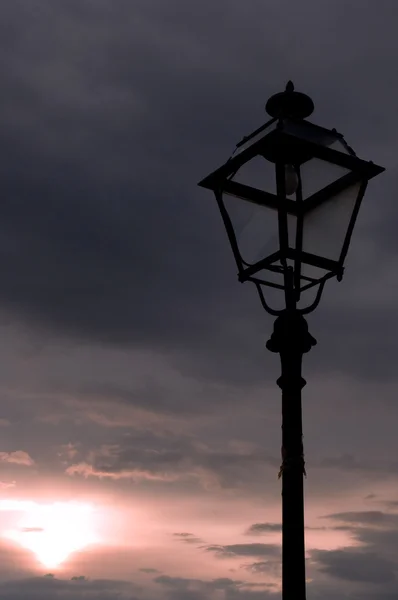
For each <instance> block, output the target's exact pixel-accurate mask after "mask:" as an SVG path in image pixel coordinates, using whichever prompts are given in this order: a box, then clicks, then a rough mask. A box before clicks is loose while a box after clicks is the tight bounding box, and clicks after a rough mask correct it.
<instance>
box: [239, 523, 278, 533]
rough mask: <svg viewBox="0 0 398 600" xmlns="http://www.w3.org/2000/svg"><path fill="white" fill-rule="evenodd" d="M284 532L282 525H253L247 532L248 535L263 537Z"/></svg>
mask: <svg viewBox="0 0 398 600" xmlns="http://www.w3.org/2000/svg"><path fill="white" fill-rule="evenodd" d="M280 531H282V524H281V523H253V525H250V527H249V529H248V530H247V531H246V535H262V534H267V533H279V532H280Z"/></svg>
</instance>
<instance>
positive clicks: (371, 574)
mask: <svg viewBox="0 0 398 600" xmlns="http://www.w3.org/2000/svg"><path fill="white" fill-rule="evenodd" d="M310 554H311V557H312V558H313V559H314V560H315V561H316V562H317V563H318V564H319V565H320V570H321V571H323V572H324V573H327V574H328V575H332V576H333V577H337V578H339V579H344V580H347V581H354V582H366V583H377V584H386V583H389V582H391V581H395V579H396V577H395V573H396V571H397V564H396V563H395V562H393V561H392V560H389V559H387V558H383V557H381V556H379V555H378V554H376V553H374V552H366V551H357V550H353V549H351V548H342V549H339V550H312V551H311V553H310Z"/></svg>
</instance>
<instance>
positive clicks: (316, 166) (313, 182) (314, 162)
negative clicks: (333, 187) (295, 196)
mask: <svg viewBox="0 0 398 600" xmlns="http://www.w3.org/2000/svg"><path fill="white" fill-rule="evenodd" d="M300 173H301V186H302V193H303V198H304V199H305V198H309V197H310V196H312V195H313V194H315V193H316V192H319V191H320V190H322V189H323V188H325V187H326V186H328V185H330V184H331V183H334V182H335V181H337V180H338V179H340V178H341V177H344V175H347V174H348V173H350V170H349V169H346V168H345V167H341V166H339V165H335V164H333V163H328V162H326V161H324V160H320V159H319V158H312V159H311V160H309V161H308V162H306V163H304V164H302V165H301V167H300Z"/></svg>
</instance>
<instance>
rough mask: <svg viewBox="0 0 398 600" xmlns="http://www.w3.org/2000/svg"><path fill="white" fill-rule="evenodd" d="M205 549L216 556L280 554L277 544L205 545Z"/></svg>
mask: <svg viewBox="0 0 398 600" xmlns="http://www.w3.org/2000/svg"><path fill="white" fill-rule="evenodd" d="M205 549H206V552H213V553H214V554H215V556H216V557H217V558H237V557H240V556H256V557H261V556H269V557H279V556H280V547H279V546H278V545H277V544H229V545H227V546H218V545H217V546H206V548H205Z"/></svg>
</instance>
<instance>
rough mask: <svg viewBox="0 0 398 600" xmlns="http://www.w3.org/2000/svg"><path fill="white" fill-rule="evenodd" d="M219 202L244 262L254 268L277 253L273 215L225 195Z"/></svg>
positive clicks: (259, 207) (275, 224) (275, 222)
mask: <svg viewBox="0 0 398 600" xmlns="http://www.w3.org/2000/svg"><path fill="white" fill-rule="evenodd" d="M223 200H224V204H225V208H226V209H227V211H228V214H229V217H230V219H231V222H232V226H233V228H234V232H235V236H236V241H237V243H238V247H239V252H240V254H241V257H242V259H243V260H244V261H245V262H247V263H248V264H254V263H256V262H258V261H259V260H261V259H262V258H265V257H267V256H269V255H270V254H273V253H274V252H277V250H279V236H278V213H277V211H275V210H271V209H270V208H268V207H265V206H260V205H258V204H253V203H252V202H249V201H247V200H246V201H245V200H242V199H241V198H236V197H234V196H230V195H228V194H226V193H224V194H223Z"/></svg>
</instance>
